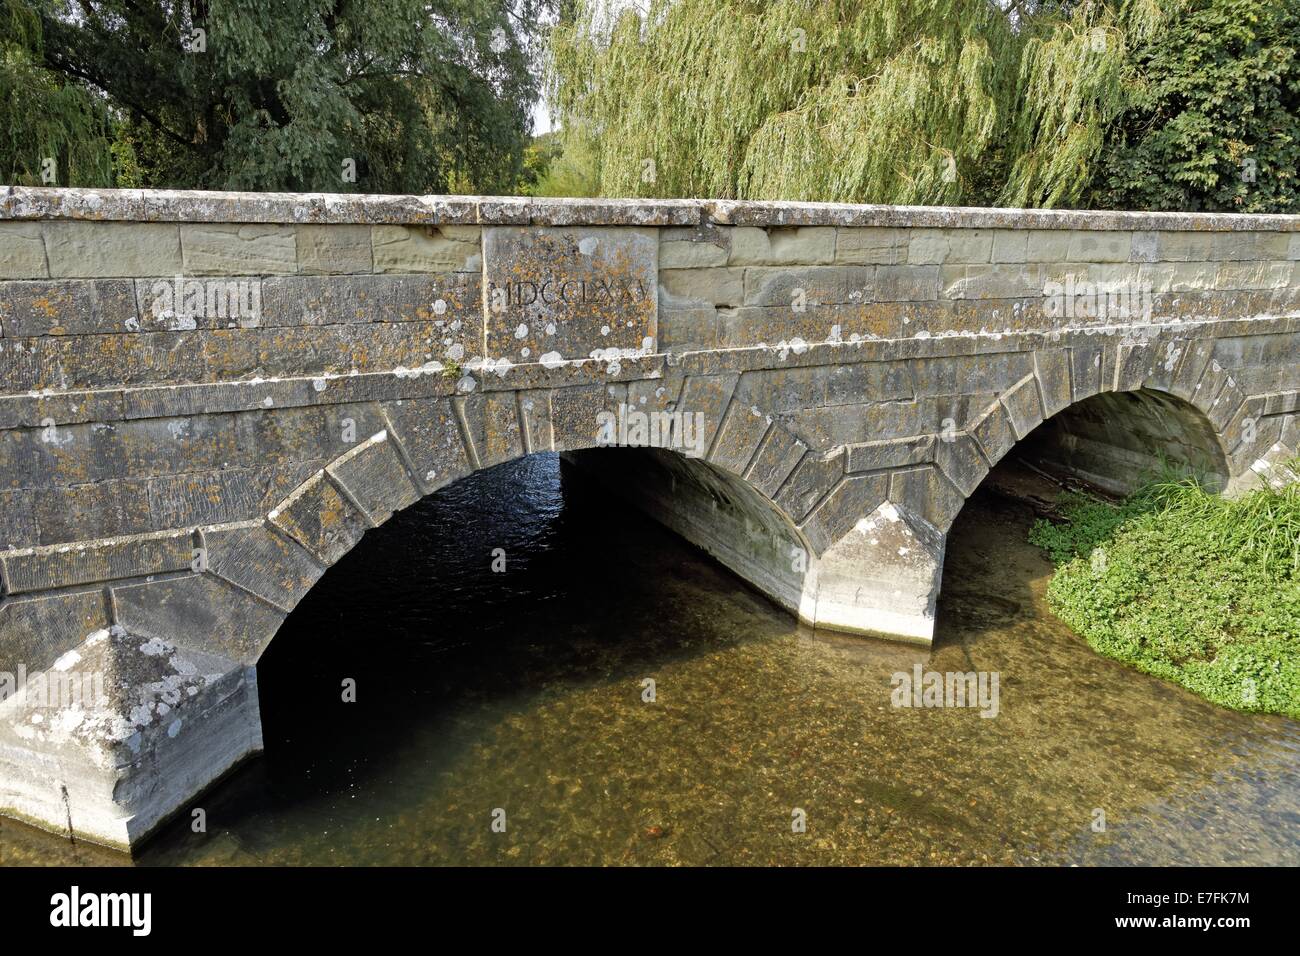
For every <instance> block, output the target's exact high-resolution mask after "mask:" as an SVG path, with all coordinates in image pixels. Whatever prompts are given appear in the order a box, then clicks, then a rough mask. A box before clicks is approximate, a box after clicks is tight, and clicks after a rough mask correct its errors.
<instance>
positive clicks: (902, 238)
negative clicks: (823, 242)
mask: <svg viewBox="0 0 1300 956" xmlns="http://www.w3.org/2000/svg"><path fill="white" fill-rule="evenodd" d="M909 240H910V232H909V231H908V230H906V229H839V230H836V237H835V261H836V262H842V263H846V264H853V265H882V266H896V265H902V264H903V263H905V262H907V247H908V242H909Z"/></svg>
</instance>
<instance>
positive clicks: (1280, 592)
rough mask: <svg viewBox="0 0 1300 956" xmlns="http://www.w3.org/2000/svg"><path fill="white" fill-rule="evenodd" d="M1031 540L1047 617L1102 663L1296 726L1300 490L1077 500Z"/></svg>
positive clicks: (1154, 488) (1189, 485)
mask: <svg viewBox="0 0 1300 956" xmlns="http://www.w3.org/2000/svg"><path fill="white" fill-rule="evenodd" d="M1060 510H1061V514H1062V516H1063V517H1062V520H1060V521H1043V520H1040V521H1039V522H1037V523H1036V524H1035V525H1034V527H1033V529H1032V530H1031V532H1030V540H1031V541H1032V542H1033V543H1034V544H1037V545H1038V546H1040V547H1042V548H1044V549H1045V550H1046V551H1048V553H1049V554H1050V555H1051V557H1052V560H1053V561H1054V562H1055V563H1056V564H1057V569H1056V573H1055V575H1054V576H1053V578H1052V581H1051V583H1050V584H1049V585H1048V591H1047V594H1048V602H1049V604H1050V606H1051V608H1052V610H1053V611H1054V612H1055V613H1056V614H1057V615H1058V616H1059V617H1060V618H1061V619H1062V620H1064V621H1065V622H1066V623H1067V624H1069V625H1070V626H1071V627H1072V628H1074V629H1075V630H1076V631H1077V632H1078V633H1079V634H1080V635H1082V636H1083V638H1084V639H1085V640H1086V641H1087V642H1088V643H1089V644H1090V645H1091V646H1092V647H1093V649H1095V650H1096V651H1097V652H1098V653H1100V654H1103V655H1105V656H1107V657H1111V658H1114V659H1115V660H1120V661H1124V662H1125V663H1128V664H1131V665H1133V666H1134V667H1136V668H1138V669H1139V670H1142V671H1145V672H1146V673H1148V674H1153V675H1155V676H1158V677H1162V678H1165V679H1167V680H1171V681H1174V682H1175V683H1178V684H1181V685H1182V686H1183V687H1186V688H1187V689H1189V690H1191V691H1194V692H1195V693H1198V694H1200V695H1201V696H1203V697H1205V698H1207V699H1209V700H1211V701H1213V702H1215V703H1217V704H1221V705H1223V706H1225V707H1231V708H1233V709H1235V710H1244V711H1257V712H1267V713H1280V714H1286V715H1288V716H1291V717H1300V485H1291V486H1289V487H1286V488H1282V489H1271V488H1261V489H1258V490H1256V491H1252V492H1249V493H1247V494H1245V495H1242V496H1240V497H1235V498H1224V497H1221V496H1219V495H1216V494H1213V493H1211V492H1210V491H1208V490H1206V489H1205V488H1204V487H1203V486H1202V485H1201V484H1200V483H1198V482H1197V481H1195V480H1194V479H1191V478H1181V479H1176V480H1162V481H1157V482H1153V483H1152V484H1150V485H1147V486H1145V487H1144V488H1142V489H1140V490H1139V491H1138V492H1136V493H1135V494H1134V495H1132V496H1130V497H1129V498H1127V499H1125V500H1124V501H1122V502H1118V503H1108V502H1102V501H1098V500H1096V499H1092V498H1088V497H1086V496H1082V495H1070V496H1065V497H1063V499H1062V500H1061V502H1060Z"/></svg>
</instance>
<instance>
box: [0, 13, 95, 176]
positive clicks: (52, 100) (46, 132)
mask: <svg viewBox="0 0 1300 956" xmlns="http://www.w3.org/2000/svg"><path fill="white" fill-rule="evenodd" d="M41 44H42V34H41V23H40V18H39V17H38V15H37V13H36V12H35V10H34V9H33V8H32V7H31V5H30V4H29V3H28V2H24V0H0V182H3V183H12V184H16V185H24V186H39V185H60V186H66V185H68V184H69V183H74V182H75V183H79V184H85V185H88V186H107V185H110V184H111V183H112V180H113V176H112V135H113V134H112V128H111V126H112V120H111V115H110V113H109V109H108V104H107V103H105V102H104V100H103V99H102V98H100V97H96V96H95V95H94V94H93V93H91V92H90V91H88V90H86V89H85V88H84V87H82V86H81V85H79V84H77V83H75V82H69V81H68V80H66V79H65V78H63V77H59V76H55V75H53V74H51V73H49V72H47V71H46V70H44V69H42V68H41V64H40V56H41Z"/></svg>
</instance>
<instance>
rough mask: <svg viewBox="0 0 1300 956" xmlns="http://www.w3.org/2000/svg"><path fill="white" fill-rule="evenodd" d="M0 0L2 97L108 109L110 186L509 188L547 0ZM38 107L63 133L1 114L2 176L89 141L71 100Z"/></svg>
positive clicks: (35, 172) (24, 173)
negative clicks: (51, 109)
mask: <svg viewBox="0 0 1300 956" xmlns="http://www.w3.org/2000/svg"><path fill="white" fill-rule="evenodd" d="M0 6H2V7H3V9H4V13H5V14H6V17H5V19H7V20H9V21H18V20H20V19H21V20H22V21H23V22H24V29H23V31H21V32H17V31H14V32H11V33H9V34H8V35H7V36H6V37H5V40H4V45H3V50H4V64H5V68H4V72H3V73H2V74H0V77H2V78H3V82H4V89H0V101H3V102H5V103H6V104H12V105H11V106H9V109H28V108H29V107H30V98H31V97H32V95H33V93H36V94H37V95H45V96H46V97H47V98H48V97H49V96H50V95H52V94H49V93H45V94H42V92H41V91H42V90H43V89H44V88H47V87H52V88H54V89H56V90H65V91H66V90H75V91H76V92H77V93H78V94H79V95H80V96H81V97H82V99H83V100H90V101H93V102H97V103H99V104H100V109H101V111H102V110H103V109H105V108H106V109H107V110H108V111H110V112H111V114H112V116H113V118H114V121H115V126H116V128H115V132H114V136H113V140H114V148H113V150H112V155H113V156H114V158H115V160H116V167H117V169H118V171H119V172H120V174H121V178H122V180H123V181H124V184H130V185H150V186H190V187H201V188H231V189H252V190H275V189H287V190H331V191H351V190H361V191H367V192H447V191H455V190H460V189H481V190H485V191H502V192H508V191H511V190H512V189H513V188H514V186H515V185H516V183H517V182H518V177H519V175H520V173H521V171H522V162H523V152H524V148H525V147H526V146H527V144H528V134H529V132H530V126H531V119H530V117H531V110H532V107H533V103H534V102H535V100H536V98H537V94H538V80H537V71H536V64H535V55H536V49H535V47H536V43H537V32H538V24H539V22H540V17H541V14H542V12H543V11H544V10H545V9H548V0H387V2H385V3H368V2H360V0H185V2H179V3H177V2H171V0H78V2H76V3H75V4H70V3H68V2H66V0H0ZM24 13H25V14H26V16H23V14H24ZM53 115H54V117H55V118H54V120H53V121H52V122H51V124H49V125H51V126H53V127H58V126H59V125H60V124H63V126H64V127H65V128H64V129H63V130H62V131H61V132H60V131H57V130H54V131H51V130H42V129H40V128H39V126H35V125H33V123H32V119H33V118H31V117H29V118H28V123H27V124H26V125H24V124H23V123H21V122H16V120H18V119H21V116H18V117H15V116H6V119H7V120H8V123H9V125H8V127H7V129H6V133H7V135H6V138H5V141H4V142H3V144H0V148H2V149H3V152H0V167H3V168H5V169H6V170H10V171H12V172H10V174H9V181H11V182H12V181H19V182H39V181H40V171H41V170H40V159H41V157H43V156H45V155H48V153H49V151H50V150H52V149H56V148H57V147H59V146H60V144H68V143H70V142H79V141H81V140H84V139H85V138H86V124H85V123H84V122H82V123H81V125H77V124H78V121H77V117H76V114H75V111H74V110H73V109H71V108H70V107H67V106H66V105H65V108H64V109H62V110H60V111H58V112H57V113H55V114H53ZM101 138H102V137H101ZM65 148H66V145H65ZM83 148H89V146H88V145H85V146H83ZM96 149H97V151H98V153H97V154H98V155H102V148H101V147H96ZM102 172H103V169H102V168H99V169H91V168H89V167H88V166H87V167H78V166H76V165H75V164H74V165H73V166H72V168H71V170H70V171H69V175H68V178H67V179H60V183H61V184H64V185H66V184H68V183H76V184H79V185H94V184H101V185H102V184H104V183H103V180H104V179H105V177H104V176H103V175H97V174H99V173H102Z"/></svg>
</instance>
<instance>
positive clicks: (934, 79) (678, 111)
mask: <svg viewBox="0 0 1300 956" xmlns="http://www.w3.org/2000/svg"><path fill="white" fill-rule="evenodd" d="M578 6H579V12H578V15H577V16H576V18H575V19H574V21H573V22H572V23H567V24H565V25H563V26H562V27H560V28H559V29H557V30H556V31H555V32H554V35H553V38H552V44H551V50H550V60H549V71H550V75H549V83H550V88H551V96H552V99H553V101H554V104H555V106H556V107H557V108H558V110H559V112H560V115H561V117H562V123H563V129H564V140H565V155H564V156H562V157H561V158H560V160H559V161H558V162H557V165H556V169H557V171H558V173H559V174H560V175H562V176H563V179H564V182H565V184H566V185H569V186H571V187H572V188H573V189H582V190H585V191H586V192H588V193H591V194H595V193H600V194H606V195H648V196H688V195H698V196H716V197H731V198H751V199H776V198H779V199H809V200H826V201H848V202H893V203H923V204H928V203H949V204H952V203H965V204H981V205H1010V206H1026V205H1035V206H1082V205H1100V206H1117V207H1128V208H1138V209H1143V208H1158V209H1235V210H1252V211H1265V210H1268V211H1286V210H1289V209H1292V208H1295V205H1296V200H1297V182H1296V175H1295V171H1296V168H1297V160H1300V154H1298V153H1297V133H1296V130H1297V124H1300V104H1298V103H1297V60H1296V47H1297V43H1300V35H1298V34H1300V30H1298V29H1297V22H1298V18H1300V4H1297V3H1296V2H1295V0H1093V2H1065V0H1060V2H1046V0H1044V2H1034V0H1001V2H993V0H874V2H872V3H856V2H847V0H838V2H825V0H651V3H650V5H649V8H648V10H647V11H646V12H644V13H642V12H640V11H639V10H638V9H637V8H636V7H634V6H630V5H627V4H618V3H614V4H611V3H610V2H609V0H583V2H580V3H579V4H578ZM611 10H617V11H620V12H618V13H617V15H616V14H614V13H611ZM544 188H546V184H544ZM554 191H558V190H554Z"/></svg>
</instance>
